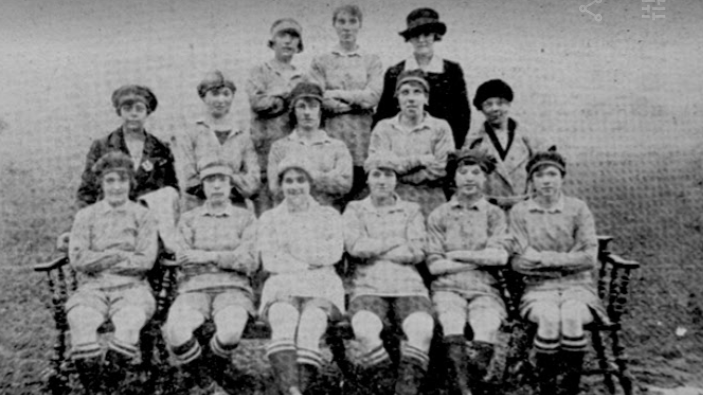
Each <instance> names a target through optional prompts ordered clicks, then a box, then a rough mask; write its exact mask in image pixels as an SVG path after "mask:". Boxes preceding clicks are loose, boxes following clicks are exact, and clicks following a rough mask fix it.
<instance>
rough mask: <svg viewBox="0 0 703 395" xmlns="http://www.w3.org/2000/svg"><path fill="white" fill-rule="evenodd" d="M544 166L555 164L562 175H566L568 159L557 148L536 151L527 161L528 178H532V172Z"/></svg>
mask: <svg viewBox="0 0 703 395" xmlns="http://www.w3.org/2000/svg"><path fill="white" fill-rule="evenodd" d="M542 166H554V167H556V168H557V169H559V171H560V172H561V176H562V177H564V176H565V175H566V160H565V159H564V157H563V156H561V154H559V153H558V152H556V150H551V149H550V150H549V151H541V152H536V153H535V154H534V155H532V157H531V158H530V160H529V161H527V178H528V179H530V178H532V174H533V173H534V172H536V171H537V169H539V168H540V167H542Z"/></svg>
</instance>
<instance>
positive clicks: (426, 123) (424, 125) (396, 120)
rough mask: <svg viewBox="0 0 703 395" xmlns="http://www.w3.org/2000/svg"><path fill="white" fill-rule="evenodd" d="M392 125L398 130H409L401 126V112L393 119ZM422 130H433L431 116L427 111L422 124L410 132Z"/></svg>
mask: <svg viewBox="0 0 703 395" xmlns="http://www.w3.org/2000/svg"><path fill="white" fill-rule="evenodd" d="M391 125H393V127H394V128H396V129H398V130H407V129H406V128H405V127H404V126H403V125H401V124H400V112H399V113H398V114H397V115H396V116H395V117H393V118H391ZM422 129H432V127H431V126H430V114H428V113H427V111H425V113H424V116H423V119H422V122H420V123H419V124H418V125H417V126H415V127H413V128H412V129H411V130H410V131H411V132H416V131H419V130H422Z"/></svg>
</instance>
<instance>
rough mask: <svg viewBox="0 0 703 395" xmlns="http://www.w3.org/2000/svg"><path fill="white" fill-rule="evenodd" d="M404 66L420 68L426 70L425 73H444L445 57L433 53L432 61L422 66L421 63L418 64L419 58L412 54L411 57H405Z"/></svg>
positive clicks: (406, 68)
mask: <svg viewBox="0 0 703 395" xmlns="http://www.w3.org/2000/svg"><path fill="white" fill-rule="evenodd" d="M404 68H405V70H417V69H420V70H422V71H424V72H425V73H437V74H442V73H444V59H443V58H442V57H440V56H437V55H432V59H431V60H430V63H429V64H428V65H427V66H425V67H420V65H419V64H417V59H415V56H413V55H410V57H408V58H407V59H405V65H404Z"/></svg>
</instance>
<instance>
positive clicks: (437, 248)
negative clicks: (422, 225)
mask: <svg viewBox="0 0 703 395" xmlns="http://www.w3.org/2000/svg"><path fill="white" fill-rule="evenodd" d="M445 231H446V230H445V227H444V223H443V221H442V212H441V209H440V208H436V209H434V211H432V213H430V215H429V217H428V218H427V262H428V264H431V263H432V262H433V261H436V260H438V259H442V258H444V253H445V251H444V243H445Z"/></svg>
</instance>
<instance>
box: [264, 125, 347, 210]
mask: <svg viewBox="0 0 703 395" xmlns="http://www.w3.org/2000/svg"><path fill="white" fill-rule="evenodd" d="M288 155H300V156H301V157H306V158H307V160H308V163H310V165H311V166H312V169H311V170H312V171H313V174H311V176H312V177H313V182H314V183H315V186H314V190H315V195H314V197H315V199H317V200H318V201H319V202H320V203H322V204H325V205H327V204H329V203H331V202H333V201H335V200H337V199H340V198H341V197H343V196H344V195H345V194H346V193H347V192H349V189H350V188H351V183H352V158H351V154H350V153H349V149H347V146H346V145H345V144H344V143H343V142H342V141H340V140H337V139H333V138H331V137H329V136H328V135H327V133H326V132H325V131H324V130H318V131H317V134H316V135H315V137H314V138H313V139H312V140H307V139H303V138H301V137H300V135H299V132H298V131H297V130H294V131H293V132H292V133H291V134H290V135H289V136H287V137H285V138H283V139H281V140H278V141H276V142H275V143H274V144H273V146H272V147H271V153H270V154H269V160H268V179H269V188H270V189H271V192H273V193H274V194H278V193H279V192H280V185H279V184H278V177H277V173H278V164H279V163H280V162H281V161H282V160H283V158H285V157H287V156H288Z"/></svg>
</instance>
